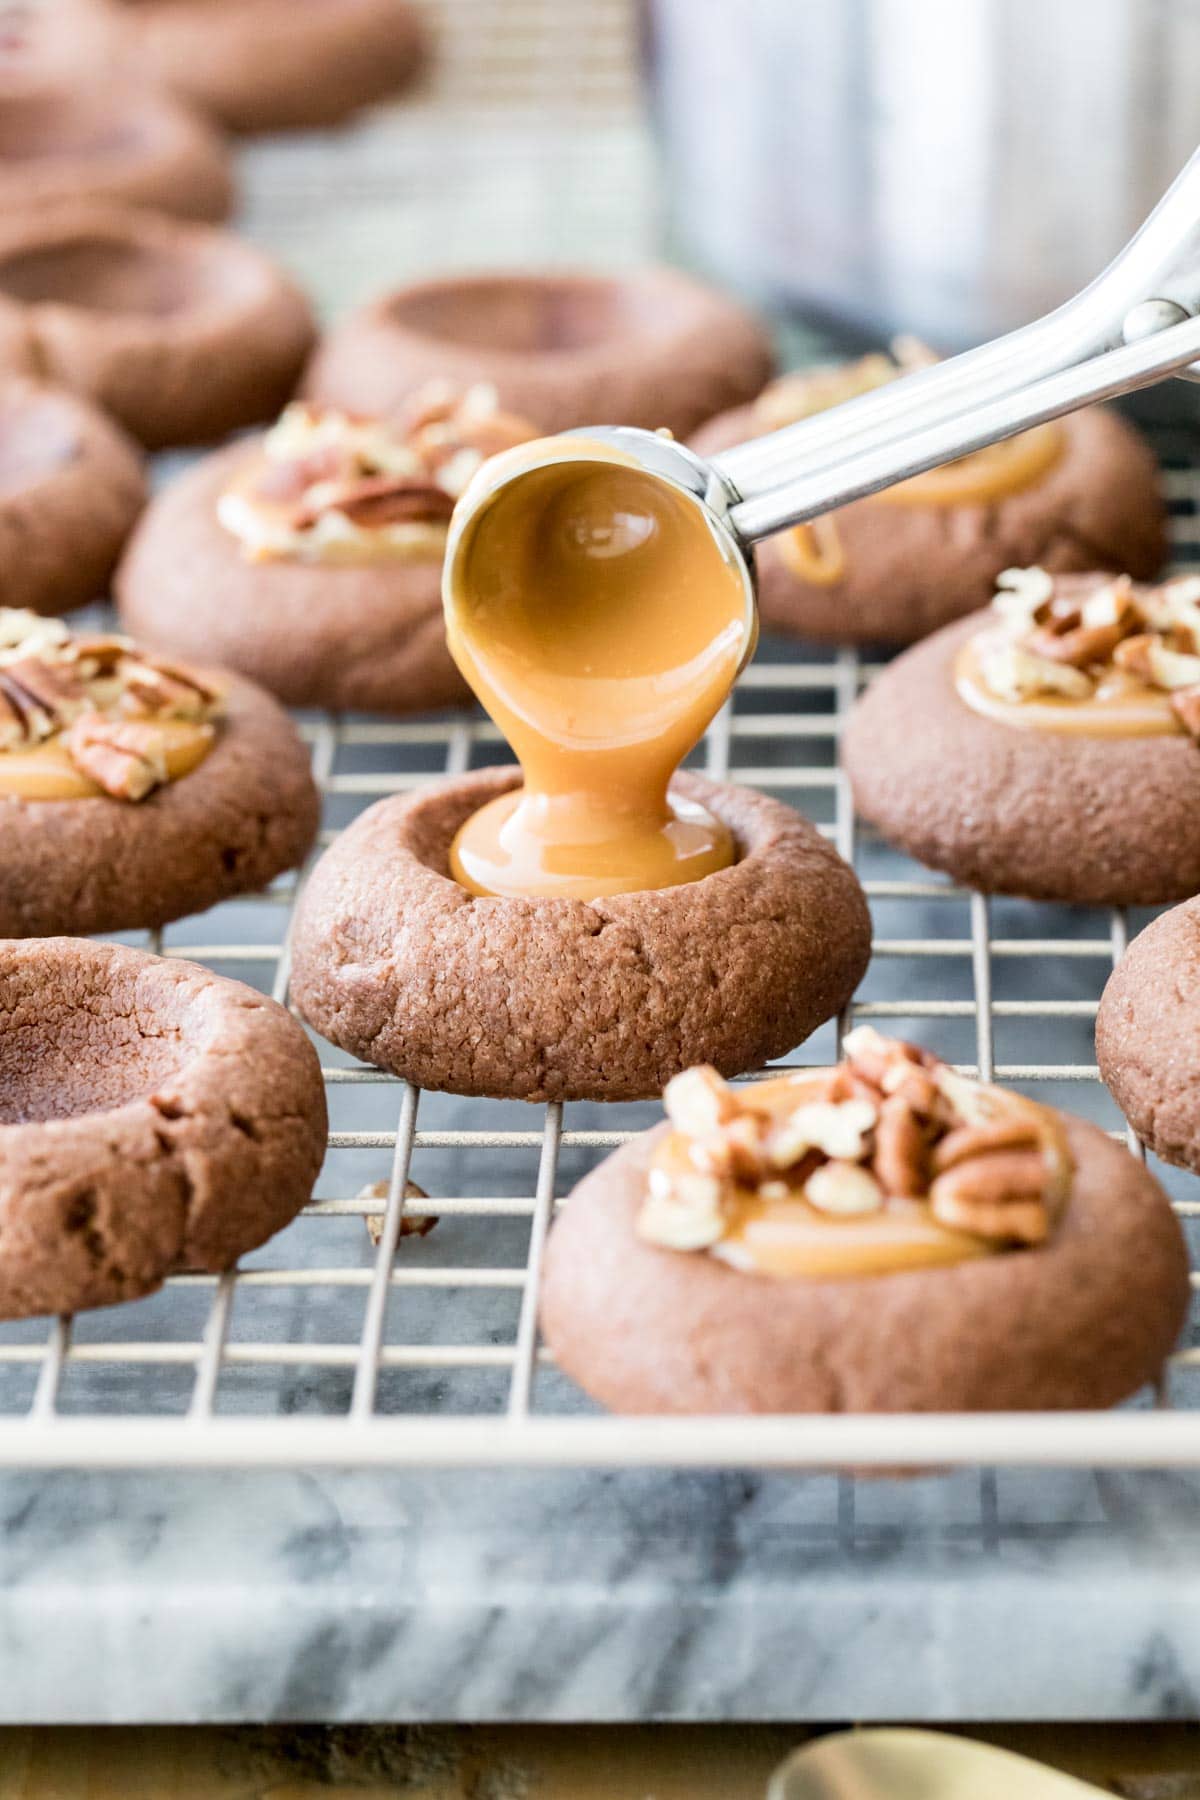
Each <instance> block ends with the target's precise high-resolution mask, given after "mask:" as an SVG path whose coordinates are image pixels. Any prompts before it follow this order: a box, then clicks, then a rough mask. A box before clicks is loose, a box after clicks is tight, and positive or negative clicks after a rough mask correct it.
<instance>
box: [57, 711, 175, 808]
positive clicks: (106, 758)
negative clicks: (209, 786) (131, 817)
mask: <svg viewBox="0 0 1200 1800" xmlns="http://www.w3.org/2000/svg"><path fill="white" fill-rule="evenodd" d="M63 743H64V745H65V747H66V750H67V753H68V755H69V756H70V758H71V761H72V762H73V763H74V764H75V767H76V768H77V769H78V770H79V771H80V773H81V774H83V775H86V776H87V777H88V778H89V779H90V780H91V781H94V782H95V783H96V785H97V787H101V788H103V789H104V791H105V793H106V794H111V795H112V796H113V798H114V799H116V800H144V799H145V798H146V796H147V794H150V793H152V792H153V791H154V789H155V788H156V787H161V786H162V784H163V783H164V782H165V781H166V779H167V745H166V738H165V736H164V734H163V732H162V731H161V730H160V729H159V727H158V726H156V725H150V724H144V723H142V722H141V721H140V720H133V719H128V720H122V721H117V720H113V719H107V718H105V716H104V714H103V713H82V714H81V715H80V716H79V718H77V719H76V720H75V722H74V724H73V725H72V726H71V727H70V728H69V730H68V731H67V732H66V734H65V736H64V738H63Z"/></svg>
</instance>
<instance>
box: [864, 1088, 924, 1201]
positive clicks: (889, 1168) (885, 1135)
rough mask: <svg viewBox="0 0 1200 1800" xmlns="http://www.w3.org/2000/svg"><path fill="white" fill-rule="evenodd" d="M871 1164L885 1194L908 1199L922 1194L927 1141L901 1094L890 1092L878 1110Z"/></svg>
mask: <svg viewBox="0 0 1200 1800" xmlns="http://www.w3.org/2000/svg"><path fill="white" fill-rule="evenodd" d="M872 1167H873V1168H874V1170H875V1178H876V1180H877V1181H878V1182H879V1185H880V1187H881V1188H882V1189H883V1191H884V1193H885V1194H896V1195H899V1196H900V1197H901V1198H903V1199H909V1200H919V1199H921V1198H923V1197H924V1194H925V1190H926V1186H927V1184H928V1179H929V1143H928V1139H927V1137H926V1134H925V1131H924V1129H923V1128H922V1125H921V1121H920V1120H919V1119H918V1117H917V1115H916V1113H915V1112H914V1111H913V1109H912V1107H911V1106H910V1105H909V1104H908V1101H907V1100H905V1099H904V1098H903V1096H902V1095H900V1094H892V1095H889V1097H888V1098H887V1099H886V1100H885V1101H884V1102H883V1105H882V1106H881V1107H880V1109H879V1123H878V1125H877V1126H876V1128H875V1154H874V1157H873V1158H872Z"/></svg>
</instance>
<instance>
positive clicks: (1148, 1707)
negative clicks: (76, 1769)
mask: <svg viewBox="0 0 1200 1800" xmlns="http://www.w3.org/2000/svg"><path fill="white" fill-rule="evenodd" d="M1198 1501H1200V1482H1197V1481H1196V1480H1195V1479H1192V1478H1183V1477H1179V1476H1174V1475H1134V1474H1115V1473H1108V1474H1100V1475H1095V1476H1092V1475H1064V1476H1047V1475H1041V1476H1038V1477H1036V1478H1034V1477H1032V1476H1029V1477H1026V1476H1022V1475H1017V1474H1013V1475H1001V1476H999V1477H998V1478H996V1479H995V1480H994V1481H993V1480H992V1479H991V1478H988V1477H984V1478H983V1480H982V1482H981V1480H980V1478H978V1477H976V1476H955V1477H950V1478H937V1479H933V1478H931V1479H922V1480H917V1481H911V1482H906V1483H895V1482H882V1483H864V1482H858V1483H851V1482H849V1481H839V1480H837V1479H835V1478H831V1477H813V1478H791V1477H784V1476H771V1477H767V1478H758V1477H755V1476H752V1475H745V1476H734V1475H678V1476H664V1475H638V1474H619V1475H608V1476H603V1477H601V1476H578V1475H539V1476H538V1477H536V1478H534V1477H526V1476H520V1475H507V1476H500V1475H491V1476H486V1477H476V1476H456V1477H449V1476H436V1477H435V1476H428V1477H411V1476H394V1477H380V1476H370V1477H367V1476H361V1475H360V1476H353V1477H352V1476H345V1477H321V1478H316V1477H311V1476H305V1475H295V1476H270V1477H266V1476H254V1477H251V1476H240V1477H231V1476H211V1477H204V1478H199V1477H182V1476H137V1477H134V1476H122V1477H102V1476H96V1475H92V1476H77V1475H71V1476H63V1475H59V1476H53V1477H10V1478H6V1479H5V1480H4V1481H3V1483H0V1507H2V1509H3V1533H2V1537H0V1646H2V1650H0V1666H2V1667H3V1669H4V1676H5V1678H4V1681H3V1683H2V1684H0V1721H4V1722H13V1723H29V1722H36V1721H43V1720H49V1721H55V1722H61V1723H87V1722H97V1721H104V1722H117V1723H119V1722H131V1721H137V1722H145V1723H155V1722H189V1721H209V1722H223V1721H242V1720H259V1721H266V1720H321V1721H325V1722H328V1723H333V1722H337V1721H352V1720H373V1721H378V1722H383V1721H391V1720H396V1721H424V1720H436V1721H453V1720H468V1721H476V1722H484V1721H489V1720H510V1721H513V1720H522V1719H530V1720H541V1721H554V1720H564V1721H565V1720H575V1719H582V1720H592V1721H601V1720H637V1719H675V1720H705V1719H714V1718H721V1719H730V1720H772V1719H781V1720H782V1719H787V1720H792V1721H804V1720H830V1719H838V1718H851V1717H854V1718H860V1719H875V1720H880V1719H893V1718H901V1719H923V1720H942V1721H950V1720H985V1719H991V1720H1004V1719H1024V1720H1036V1719H1048V1718H1053V1719H1059V1720H1065V1719H1073V1718H1078V1719H1108V1720H1116V1719H1171V1718H1189V1717H1190V1718H1194V1717H1195V1716H1196V1714H1197V1711H1198V1710H1200V1636H1198V1635H1197V1632H1196V1629H1195V1621H1196V1618H1197V1617H1198V1616H1200V1505H1198Z"/></svg>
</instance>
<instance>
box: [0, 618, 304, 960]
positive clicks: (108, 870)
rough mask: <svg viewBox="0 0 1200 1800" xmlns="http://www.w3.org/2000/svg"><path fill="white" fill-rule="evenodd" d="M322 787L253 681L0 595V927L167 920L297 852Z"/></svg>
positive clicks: (39, 930)
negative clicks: (14, 605) (21, 607)
mask: <svg viewBox="0 0 1200 1800" xmlns="http://www.w3.org/2000/svg"><path fill="white" fill-rule="evenodd" d="M318 812H319V800H318V796H317V793H316V789H315V787H314V784H313V780H312V776H311V773H310V770H309V766H308V756H307V753H306V751H305V749H304V746H303V744H302V743H301V741H300V738H299V736H298V734H297V732H296V730H295V727H294V726H293V725H292V723H291V721H290V720H289V719H288V718H287V716H286V714H284V713H283V712H282V711H281V710H280V709H279V707H278V706H277V705H276V704H275V702H274V701H273V700H271V699H270V698H269V697H268V696H267V695H266V694H264V693H262V692H261V691H260V690H259V689H257V688H255V687H253V686H252V685H251V684H250V683H249V682H246V681H242V680H240V679H238V678H237V677H234V676H227V675H225V674H224V673H217V672H214V671H212V670H210V669H196V668H192V667H190V666H187V665H184V664H180V663H175V662H165V661H163V660H162V659H161V658H158V657H155V656H154V655H152V654H151V653H150V652H148V651H145V650H142V649H141V648H139V647H138V646H137V645H135V644H133V643H132V642H131V641H130V640H129V639H127V638H119V637H94V636H87V635H78V636H72V635H71V634H70V633H69V632H68V630H67V628H66V627H65V626H64V625H63V624H62V622H61V621H60V620H57V619H42V618H38V617H37V616H36V615H35V614H33V613H29V612H14V611H12V610H6V609H2V608H0V937H41V936H47V935H51V934H54V933H57V932H70V933H87V932H103V931H120V930H127V929H133V928H135V927H145V926H155V925H163V924H166V923H167V921H168V920H170V919H174V918H179V917H181V916H182V915H183V914H185V913H190V912H199V911H201V910H202V909H203V908H205V907H207V906H211V905H213V904H214V903H215V902H216V901H218V900H223V899H226V898H228V897H229V896H231V895H234V894H240V893H246V892H253V891H254V890H255V889H257V888H260V887H263V886H265V885H266V883H267V882H268V881H270V880H271V879H272V878H273V877H274V876H275V875H278V874H280V873H281V872H282V871H283V870H284V869H287V868H291V867H292V866H293V865H294V864H296V863H297V862H299V861H300V860H301V859H302V858H303V856H304V855H305V853H306V852H307V851H308V849H309V848H310V846H311V844H312V842H313V839H314V837H315V835H316V827H317V817H318Z"/></svg>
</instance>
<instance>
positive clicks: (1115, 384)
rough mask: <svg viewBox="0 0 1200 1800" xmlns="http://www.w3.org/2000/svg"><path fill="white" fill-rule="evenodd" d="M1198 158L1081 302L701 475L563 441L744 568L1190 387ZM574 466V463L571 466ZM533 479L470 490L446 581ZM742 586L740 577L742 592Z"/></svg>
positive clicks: (607, 438)
mask: <svg viewBox="0 0 1200 1800" xmlns="http://www.w3.org/2000/svg"><path fill="white" fill-rule="evenodd" d="M1198 359H1200V151H1197V152H1196V153H1195V154H1194V155H1193V156H1192V158H1191V160H1190V161H1189V162H1188V164H1187V166H1186V167H1185V168H1184V170H1183V171H1182V173H1181V174H1180V175H1179V176H1178V177H1177V178H1176V180H1175V181H1174V182H1173V183H1172V185H1171V187H1170V188H1169V189H1168V190H1167V192H1166V194H1165V195H1164V196H1163V198H1162V199H1161V200H1160V201H1159V203H1158V205H1157V206H1156V207H1155V209H1154V211H1153V212H1152V213H1151V214H1150V217H1149V218H1148V219H1147V220H1146V222H1145V224H1144V225H1143V226H1142V227H1141V230H1140V231H1138V233H1137V234H1136V236H1135V237H1133V238H1132V239H1131V241H1130V242H1129V243H1128V244H1127V245H1126V247H1125V249H1124V250H1122V252H1121V253H1120V255H1119V256H1118V257H1117V258H1116V259H1115V261H1114V262H1112V263H1110V265H1109V267H1108V268H1107V269H1106V270H1105V271H1104V273H1103V274H1102V275H1100V276H1098V277H1097V279H1096V280H1095V281H1093V282H1092V283H1091V285H1090V286H1089V287H1086V288H1085V289H1084V290H1083V292H1082V293H1080V294H1077V295H1076V296H1075V298H1074V299H1073V300H1068V301H1067V302H1066V303H1065V305H1063V306H1060V307H1058V308H1057V310H1056V311H1054V312H1052V313H1048V314H1047V315H1046V316H1045V317H1044V318H1042V319H1038V320H1036V321H1035V323H1033V324H1032V325H1027V326H1025V327H1024V328H1023V329H1022V330H1020V331H1014V332H1011V333H1009V335H1008V336H1007V337H1002V338H998V339H996V341H995V342H994V343H990V344H984V345H981V346H980V347H979V348H978V349H976V350H968V351H965V352H964V353H963V354H962V355H961V356H956V357H953V358H951V359H950V360H949V361H947V362H943V363H938V364H936V365H934V366H933V367H930V368H927V369H921V370H919V371H917V372H916V373H914V374H910V375H905V376H902V377H900V378H899V379H898V380H895V381H892V382H889V383H888V384H887V385H886V386H884V387H882V388H878V389H876V390H874V391H873V392H871V393H869V394H864V395H862V396H861V397H859V398H857V399H854V400H849V401H847V402H845V403H844V404H843V405H840V406H835V407H831V408H830V409H829V410H828V411H826V412H822V413H819V414H817V415H816V416H815V417H813V418H809V419H804V420H801V421H800V422H799V423H798V424H795V425H788V426H785V427H784V429H783V430H781V431H773V432H771V433H769V434H768V435H767V436H764V437H759V438H752V439H751V440H750V441H749V442H748V443H744V444H738V445H736V446H735V447H734V448H733V449H730V450H725V451H722V452H721V453H720V455H718V456H714V457H711V458H710V459H709V460H708V461H705V460H704V459H703V458H702V457H699V456H696V455H695V454H694V453H693V452H692V451H690V450H687V449H685V448H684V447H683V446H682V445H680V444H677V443H675V442H674V441H673V440H671V439H670V438H665V437H659V436H657V435H656V434H655V433H654V432H650V431H641V430H636V429H633V428H632V427H625V426H615V427H614V426H597V427H591V428H589V429H587V430H585V431H580V432H569V433H566V434H564V435H563V437H561V438H559V439H555V440H547V449H548V454H547V458H546V460H547V461H548V460H550V458H551V453H550V446H551V445H553V456H554V460H561V459H563V458H564V457H567V456H568V445H569V442H570V439H571V438H573V437H579V438H586V439H589V440H591V441H592V443H593V445H607V446H609V447H611V448H612V450H613V451H615V452H617V453H618V454H619V455H620V456H622V457H623V458H628V459H630V460H632V461H634V462H636V463H637V464H638V465H639V466H640V467H641V468H642V469H643V470H644V471H645V472H646V473H647V474H648V475H651V476H654V477H658V478H661V479H662V480H664V481H668V482H671V483H672V484H673V485H674V486H676V487H677V488H680V489H682V490H683V491H684V492H686V493H688V494H690V495H692V496H693V497H694V498H695V500H696V501H697V504H698V505H699V506H700V507H701V508H702V509H703V511H704V513H705V515H706V517H707V520H708V523H709V525H710V527H711V528H712V529H713V530H714V532H716V534H717V535H718V536H719V537H720V538H721V539H722V541H724V542H726V543H729V542H732V545H733V546H734V548H735V550H736V551H737V553H738V554H740V555H741V556H742V558H743V559H744V560H748V559H747V558H746V552H747V551H748V550H749V548H750V546H751V545H753V544H755V543H757V542H758V541H759V540H760V539H761V538H765V537H770V536H771V535H772V534H773V533H774V532H777V531H782V530H783V529H784V528H785V527H786V526H789V525H798V524H801V523H803V522H804V521H805V520H806V519H811V518H814V517H816V516H817V515H818V514H820V513H825V512H829V511H831V510H832V509H833V508H834V507H837V506H843V505H845V504H846V503H847V502H848V501H851V500H856V499H860V498H861V497H862V496H863V495H865V494H873V493H877V492H878V491H879V489H881V488H886V487H891V486H892V485H893V484H894V483H895V482H898V481H904V480H906V479H907V478H908V477H909V476H911V475H919V474H921V473H923V472H924V471H925V470H926V469H932V468H936V467H938V466H939V465H940V464H942V463H946V462H951V461H953V460H954V459H955V458H957V457H960V456H965V455H967V454H969V453H970V452H971V451H974V450H981V449H983V448H984V447H985V446H986V445H988V444H992V443H995V442H997V441H998V440H999V439H1001V438H1006V437H1012V436H1013V435H1014V434H1015V433H1017V432H1019V431H1025V430H1027V429H1028V428H1029V427H1030V426H1033V425H1039V424H1042V423H1043V422H1045V421H1046V420H1048V419H1053V418H1057V417H1058V416H1059V415H1060V414H1062V413H1068V412H1073V411H1074V410H1075V409H1076V408H1077V407H1080V406H1085V405H1087V404H1088V403H1089V402H1091V401H1094V400H1111V399H1113V398H1114V397H1115V396H1116V395H1118V394H1124V393H1129V392H1130V391H1132V390H1133V389H1134V388H1140V387H1147V386H1149V385H1150V384H1151V383H1152V382H1155V381H1159V380H1161V379H1162V378H1163V377H1164V376H1166V375H1172V374H1183V375H1188V376H1189V377H1191V378H1194V379H1196V378H1200V366H1198V367H1195V368H1194V367H1191V366H1190V365H1193V364H1197V361H1198ZM582 460H584V459H583V458H582V457H581V462H582ZM539 466H541V465H539V464H538V463H537V462H536V461H534V462H533V463H529V462H526V463H525V464H524V465H522V467H521V468H520V469H519V470H517V471H516V472H514V473H513V474H511V475H510V476H508V477H507V478H505V477H503V476H501V477H500V479H499V480H498V481H496V482H491V483H485V484H484V488H483V489H482V490H477V491H476V492H474V493H472V492H471V490H468V496H467V504H466V506H465V507H464V506H460V511H459V516H456V518H455V520H454V522H453V523H452V525H451V529H450V539H449V544H448V546H447V560H446V569H447V580H448V581H449V580H450V579H451V577H452V573H453V569H454V565H455V559H456V556H457V555H458V554H459V552H460V550H461V547H462V545H463V541H464V527H465V526H466V525H467V523H468V520H469V522H470V524H471V526H472V528H473V529H475V530H478V528H479V527H480V526H481V525H485V524H486V521H485V519H484V517H483V515H484V514H485V512H486V511H487V510H488V509H489V508H490V507H491V506H492V505H493V504H494V502H495V499H496V496H497V494H498V493H500V492H502V491H504V492H506V495H509V496H511V494H512V490H513V489H514V488H515V486H516V485H517V484H519V483H521V482H522V481H524V480H525V479H526V478H527V477H528V475H529V474H530V473H531V472H534V471H536V469H537V467H539ZM748 579H749V577H748Z"/></svg>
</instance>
